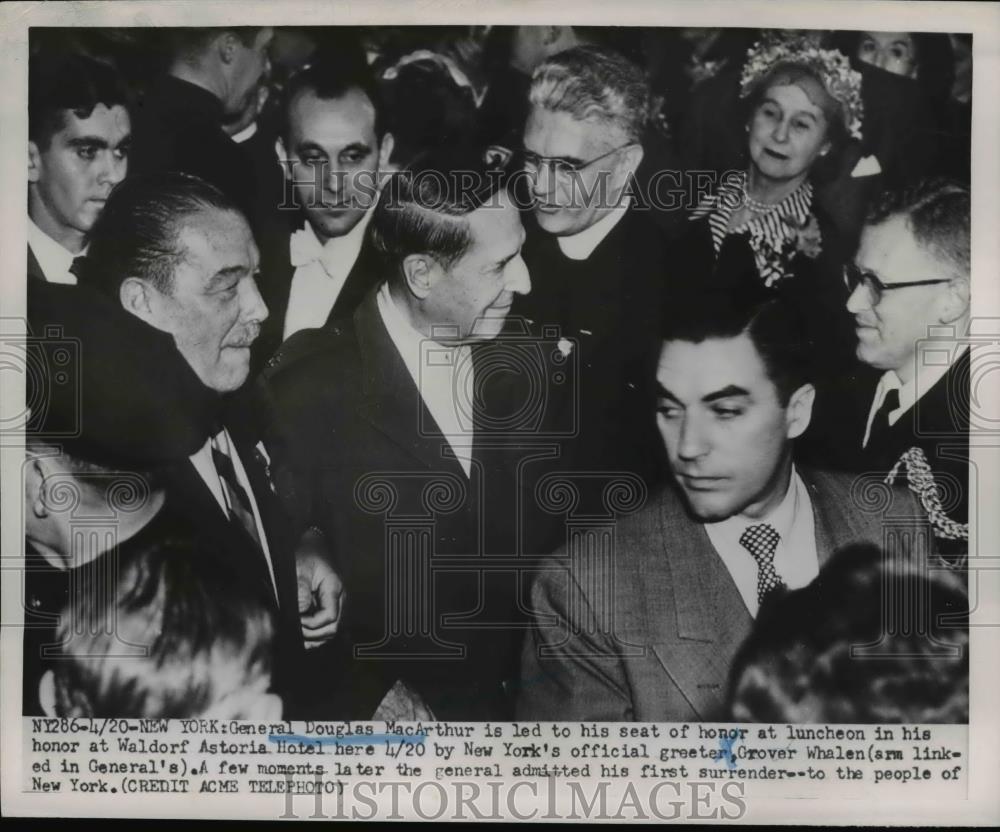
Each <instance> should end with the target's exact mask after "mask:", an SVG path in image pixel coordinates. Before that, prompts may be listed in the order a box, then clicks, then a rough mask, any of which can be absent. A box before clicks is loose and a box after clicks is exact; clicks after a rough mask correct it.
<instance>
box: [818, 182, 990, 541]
mask: <svg viewBox="0 0 1000 832" xmlns="http://www.w3.org/2000/svg"><path fill="white" fill-rule="evenodd" d="M969 252H970V249H969V190H968V188H967V187H966V186H964V185H959V184H957V183H954V182H950V181H947V180H940V179H939V180H926V181H923V182H921V183H919V184H918V185H917V186H915V187H914V188H912V189H910V190H907V191H903V192H889V193H886V194H884V195H883V196H882V198H881V199H880V200H879V202H878V203H877V204H876V205H875V206H874V207H873V209H872V211H871V212H870V214H869V217H868V219H867V221H866V224H865V227H864V230H863V232H862V235H861V244H860V246H859V248H858V253H857V255H856V257H855V262H854V263H853V264H850V265H848V267H847V268H846V270H845V279H846V281H847V286H848V290H849V291H850V297H849V298H848V301H847V310H848V312H850V313H851V314H852V315H853V316H854V323H855V330H856V333H857V339H858V341H857V357H858V358H859V359H860V360H861V361H862V362H863V363H864V364H866V365H868V366H869V367H871V368H873V369H874V370H876V371H878V372H879V375H877V376H875V375H874V374H873V377H872V378H871V380H870V381H869V382H868V383H862V384H861V385H858V384H857V383H856V382H854V383H852V385H851V386H852V387H853V388H854V391H855V392H854V394H853V397H854V398H856V402H855V406H854V418H853V419H852V418H845V407H846V406H847V402H848V401H850V399H849V398H847V395H845V396H844V397H843V398H842V400H841V401H840V402H837V401H836V400H835V399H834V400H833V401H831V402H830V404H829V406H828V407H826V408H825V411H826V414H825V415H826V418H827V419H828V420H830V421H831V423H833V424H831V425H830V426H829V427H827V428H821V430H820V431H819V436H818V439H819V441H820V442H821V443H822V444H824V445H825V454H824V455H825V457H826V461H827V462H828V463H830V464H835V465H843V464H845V462H847V463H848V464H850V465H851V466H852V467H854V468H855V469H856V470H858V471H878V472H879V473H886V474H888V473H890V472H893V473H894V476H895V478H896V479H897V480H901V481H908V482H909V484H910V486H911V488H913V490H914V491H916V492H917V494H918V496H919V497H920V499H921V502H922V503H923V506H924V509H925V510H926V511H927V513H928V515H929V516H930V518H931V521H932V524H933V526H934V529H935V533H936V535H937V537H938V539H939V543H940V544H941V549H942V551H948V552H952V553H954V552H957V551H965V550H967V546H968V530H967V527H966V526H965V524H966V522H967V519H968V504H967V489H968V477H969V436H968V433H969V378H970V354H969V349H968V340H967V337H968V335H969V319H970V285H969V284H970V279H969V278H970V266H969ZM845 432H846V435H845ZM935 485H936V489H935V488H934V487H933V486H935Z"/></svg>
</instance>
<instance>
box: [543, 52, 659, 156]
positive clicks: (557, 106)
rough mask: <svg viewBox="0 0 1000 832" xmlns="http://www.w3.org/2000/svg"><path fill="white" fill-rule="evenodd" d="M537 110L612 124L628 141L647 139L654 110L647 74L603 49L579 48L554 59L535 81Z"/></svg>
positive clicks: (628, 61) (614, 53)
mask: <svg viewBox="0 0 1000 832" xmlns="http://www.w3.org/2000/svg"><path fill="white" fill-rule="evenodd" d="M530 100H531V104H532V106H535V107H540V108H542V109H544V110H550V111H552V112H561V113H568V114H569V115H570V116H572V117H573V118H574V119H577V120H578V121H594V122H597V123H600V124H603V125H611V126H614V127H616V128H617V129H618V130H620V131H621V132H622V134H623V135H624V136H625V137H626V139H627V140H628V141H632V142H638V141H641V140H642V137H643V134H644V132H645V129H646V126H647V123H648V120H649V109H650V95H649V86H648V84H647V81H646V78H645V75H644V74H643V71H642V70H641V69H640V68H639V67H638V66H637V65H636V64H634V63H632V62H631V61H630V60H628V59H627V58H625V57H624V56H623V55H621V54H619V53H618V52H615V51H614V50H611V49H606V48H603V47H599V46H576V47H573V48H572V49H567V50H566V51H564V52H560V53H558V54H557V55H554V56H553V57H551V58H549V59H548V60H547V61H545V62H544V63H542V64H541V65H540V66H539V67H538V68H537V69H536V70H535V73H534V75H533V76H532V79H531V91H530Z"/></svg>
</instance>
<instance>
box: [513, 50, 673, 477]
mask: <svg viewBox="0 0 1000 832" xmlns="http://www.w3.org/2000/svg"><path fill="white" fill-rule="evenodd" d="M648 97H649V96H648V89H647V86H646V83H645V81H644V79H643V75H642V72H641V71H640V70H639V68H638V67H636V66H635V65H634V64H632V63H631V62H630V61H628V60H627V59H626V58H624V57H622V56H621V55H618V54H617V53H615V52H613V51H610V50H607V49H602V48H599V47H593V46H584V47H577V48H574V49H569V50H566V51H565V52H562V53H560V54H558V55H556V56H554V57H552V58H549V59H548V60H547V61H545V62H544V63H542V64H541V66H539V67H538V69H537V70H536V71H535V74H534V77H533V79H532V83H531V91H530V101H531V108H530V111H529V114H528V120H527V124H526V126H525V129H524V166H525V172H526V174H527V179H528V181H529V183H530V186H531V194H532V197H533V200H534V223H533V224H532V225H530V226H529V227H528V240H527V242H526V243H525V249H524V259H525V263H527V264H528V270H529V272H530V273H531V275H532V280H533V283H534V287H535V288H534V290H533V291H532V293H531V295H529V296H527V297H525V298H523V299H518V301H517V303H516V304H515V307H514V313H515V314H519V315H523V316H524V317H526V318H528V319H530V320H532V321H534V322H535V323H536V324H538V325H557V326H558V327H559V328H560V330H561V332H562V335H563V336H564V337H566V338H567V339H570V340H575V341H577V342H578V350H579V356H578V358H579V366H580V379H579V386H580V410H579V414H580V419H579V423H580V431H579V437H578V441H577V442H576V443H574V449H573V450H572V451H571V452H570V455H571V456H572V458H571V459H570V460H564V461H563V462H562V463H561V464H562V465H564V466H565V467H571V468H573V469H574V470H578V471H584V470H590V471H629V472H633V473H636V474H639V475H640V476H642V477H644V478H645V479H646V480H647V481H653V480H655V479H656V478H657V477H658V475H659V474H660V470H659V469H660V463H661V459H660V457H661V454H660V446H659V442H658V440H657V438H656V430H655V425H654V423H653V420H652V417H651V414H652V412H653V409H652V405H651V401H652V398H651V397H652V391H651V390H650V389H649V385H648V382H647V379H649V378H651V373H650V372H649V368H650V366H651V365H652V364H653V363H654V362H655V356H656V343H657V337H658V333H659V330H658V326H659V320H658V317H659V313H660V309H661V308H662V305H663V304H662V297H661V296H662V288H663V286H664V285H665V283H666V274H665V273H666V260H665V251H664V244H663V235H662V233H661V232H660V231H659V230H658V229H657V228H656V226H655V224H654V223H653V222H652V221H651V219H650V218H649V215H648V212H647V211H642V210H638V206H637V204H636V203H635V202H634V201H633V200H632V199H631V196H630V195H629V190H628V188H629V182H630V180H631V179H632V177H633V176H634V175H635V172H636V170H637V168H638V167H639V163H640V162H641V160H642V158H643V147H642V144H641V139H642V136H643V132H644V130H645V126H646V121H647V111H648ZM623 437H628V440H627V441H623ZM566 451H569V449H568V448H567V449H566Z"/></svg>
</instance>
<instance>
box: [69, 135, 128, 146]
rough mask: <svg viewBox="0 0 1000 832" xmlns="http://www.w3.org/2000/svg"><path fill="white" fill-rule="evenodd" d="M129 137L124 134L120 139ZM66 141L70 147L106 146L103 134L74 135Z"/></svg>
mask: <svg viewBox="0 0 1000 832" xmlns="http://www.w3.org/2000/svg"><path fill="white" fill-rule="evenodd" d="M130 138H131V135H129V136H126V137H125V139H123V140H122V141H125V140H126V139H130ZM66 143H67V144H68V145H69V146H70V147H100V148H107V147H108V140H107V139H105V138H104V137H103V136H75V137H74V138H72V139H70V140H69V141H67V142H66ZM119 144H121V142H119Z"/></svg>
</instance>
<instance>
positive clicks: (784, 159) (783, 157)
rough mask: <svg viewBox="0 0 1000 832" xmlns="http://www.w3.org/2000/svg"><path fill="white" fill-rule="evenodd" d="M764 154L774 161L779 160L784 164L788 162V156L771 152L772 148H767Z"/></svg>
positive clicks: (775, 151) (774, 151)
mask: <svg viewBox="0 0 1000 832" xmlns="http://www.w3.org/2000/svg"><path fill="white" fill-rule="evenodd" d="M764 152H765V153H766V154H767V155H768V156H770V157H771V158H772V159H778V160H780V161H782V162H787V161H788V156H787V155H786V154H784V153H779V152H778V151H777V150H771V149H770V148H765V149H764Z"/></svg>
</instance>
